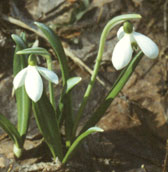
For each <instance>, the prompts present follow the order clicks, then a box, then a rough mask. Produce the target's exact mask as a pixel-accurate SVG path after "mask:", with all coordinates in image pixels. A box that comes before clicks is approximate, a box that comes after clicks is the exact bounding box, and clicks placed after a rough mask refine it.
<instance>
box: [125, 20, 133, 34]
mask: <svg viewBox="0 0 168 172" xmlns="http://www.w3.org/2000/svg"><path fill="white" fill-rule="evenodd" d="M123 29H124V32H125V33H132V32H133V25H132V23H131V22H130V21H126V22H124V25H123Z"/></svg>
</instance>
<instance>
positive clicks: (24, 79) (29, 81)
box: [13, 59, 58, 102]
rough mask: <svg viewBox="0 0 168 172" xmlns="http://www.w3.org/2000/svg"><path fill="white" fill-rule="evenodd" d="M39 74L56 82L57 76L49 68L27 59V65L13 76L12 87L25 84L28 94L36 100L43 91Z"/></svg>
mask: <svg viewBox="0 0 168 172" xmlns="http://www.w3.org/2000/svg"><path fill="white" fill-rule="evenodd" d="M40 74H41V75H42V76H43V77H44V78H45V79H47V80H48V81H50V82H52V83H55V84H58V76H57V75H56V74H55V73H54V72H53V71H51V70H49V69H47V68H44V67H39V66H37V65H36V62H35V61H32V59H30V60H29V65H28V66H27V67H26V68H24V69H22V70H21V71H20V72H19V73H18V74H17V75H16V76H15V78H14V80H13V85H14V89H15V90H16V89H17V88H19V87H21V86H23V85H25V89H26V92H27V94H28V96H29V97H30V98H31V99H32V100H33V101H34V102H37V101H38V100H39V99H40V98H41V95H42V93H43V82H42V78H41V76H40Z"/></svg>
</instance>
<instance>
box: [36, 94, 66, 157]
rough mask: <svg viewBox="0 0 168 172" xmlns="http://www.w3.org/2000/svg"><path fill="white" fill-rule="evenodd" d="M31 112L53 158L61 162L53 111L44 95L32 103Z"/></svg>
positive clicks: (58, 132)
mask: <svg viewBox="0 0 168 172" xmlns="http://www.w3.org/2000/svg"><path fill="white" fill-rule="evenodd" d="M33 112H34V116H35V119H36V123H37V125H38V128H39V130H40V132H41V133H42V135H43V137H44V139H45V141H46V143H47V145H48V147H49V149H50V151H51V153H52V155H53V157H54V158H56V157H58V158H59V159H60V160H62V158H63V152H62V143H61V136H60V131H59V127H58V123H57V119H56V115H55V111H54V109H53V107H52V105H51V104H50V102H49V100H48V98H47V96H46V95H45V94H44V93H43V95H42V97H41V99H40V100H39V101H38V102H36V103H35V102H33Z"/></svg>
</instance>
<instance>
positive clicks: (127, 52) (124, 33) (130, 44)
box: [112, 21, 159, 70]
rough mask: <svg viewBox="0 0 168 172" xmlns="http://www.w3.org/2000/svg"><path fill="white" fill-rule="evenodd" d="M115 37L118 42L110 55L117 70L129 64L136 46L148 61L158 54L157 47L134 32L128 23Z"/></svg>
mask: <svg viewBox="0 0 168 172" xmlns="http://www.w3.org/2000/svg"><path fill="white" fill-rule="evenodd" d="M117 37H118V39H119V41H118V43H117V44H116V46H115V47H114V51H113V53H112V63H113V66H114V67H115V69H117V70H120V69H122V68H124V67H125V66H127V65H128V64H129V62H130V61H131V59H132V54H133V50H134V48H135V47H136V46H138V47H139V48H140V49H141V50H142V52H143V53H144V54H145V55H146V56H147V57H148V58H150V59H155V58H156V57H157V56H158V54H159V49H158V46H157V45H156V44H155V43H154V42H153V41H152V40H151V39H150V38H149V37H147V36H145V35H143V34H141V33H138V32H135V31H134V28H133V25H132V24H131V23H130V22H129V21H127V22H125V23H124V25H123V26H122V27H120V29H119V30H118V32H117Z"/></svg>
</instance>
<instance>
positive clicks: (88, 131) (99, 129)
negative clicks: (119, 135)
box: [62, 127, 104, 164]
mask: <svg viewBox="0 0 168 172" xmlns="http://www.w3.org/2000/svg"><path fill="white" fill-rule="evenodd" d="M103 131H104V130H103V129H101V128H99V127H92V128H89V129H88V130H87V131H85V132H84V133H82V134H81V135H80V136H78V137H77V138H76V140H75V141H74V142H73V144H72V145H71V147H70V148H69V149H68V151H67V153H66V155H65V157H64V159H63V160H62V163H63V164H65V163H66V162H67V161H68V159H69V158H70V156H71V154H72V153H73V151H74V150H75V149H76V148H77V146H78V145H79V143H81V141H82V140H83V139H85V138H86V137H87V136H88V135H90V134H92V133H95V132H103Z"/></svg>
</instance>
